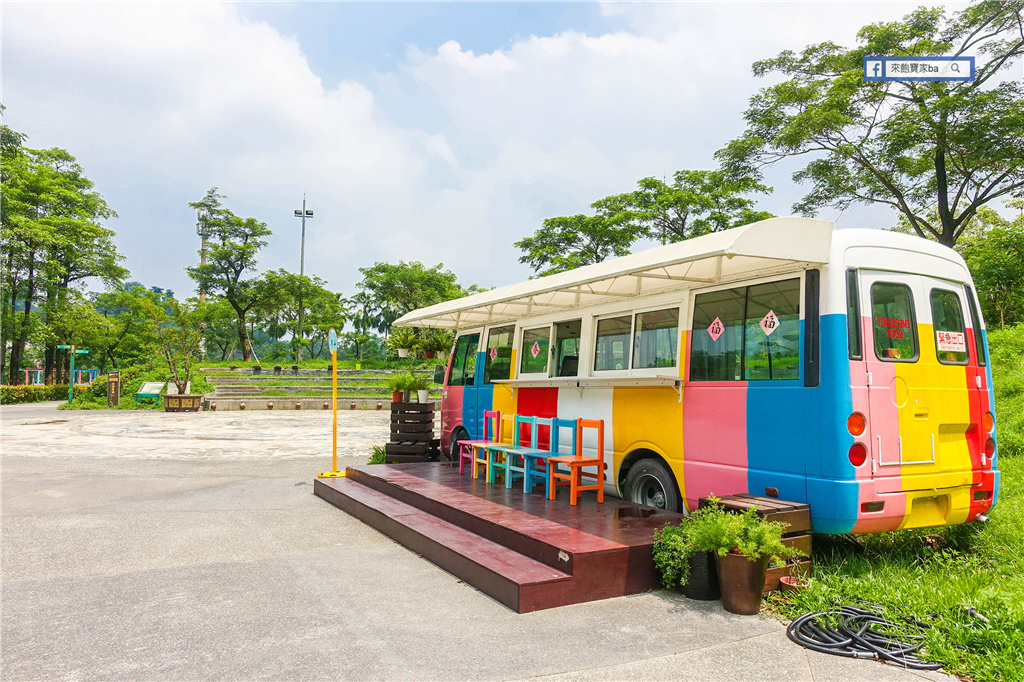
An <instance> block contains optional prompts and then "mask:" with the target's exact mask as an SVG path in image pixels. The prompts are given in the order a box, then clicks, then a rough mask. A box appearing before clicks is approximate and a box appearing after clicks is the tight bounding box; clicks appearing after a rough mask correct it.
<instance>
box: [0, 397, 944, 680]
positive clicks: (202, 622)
mask: <svg viewBox="0 0 1024 682" xmlns="http://www.w3.org/2000/svg"><path fill="white" fill-rule="evenodd" d="M55 405H56V403H54V404H50V405H45V406H39V405H26V406H11V407H5V408H3V409H2V412H0V414H2V430H3V433H2V439H0V444H2V448H3V456H2V465H3V489H2V505H3V506H2V547H0V549H2V585H0V589H2V605H3V613H2V634H0V637H2V641H0V647H2V648H0V651H2V654H0V655H2V658H0V665H2V671H0V676H2V678H3V679H11V680H14V679H43V680H51V679H98V680H107V679H138V680H249V679H273V680H298V679H317V680H321V679H323V680H333V679H389V680H390V679H417V680H419V679H446V680H447V679H495V680H499V679H500V680H505V679H523V678H534V677H551V678H552V679H564V680H576V679H579V680H584V679H585V680H595V679H601V680H617V679H643V680H652V679H674V680H678V679H730V680H732V679H737V680H759V679H766V680H782V679H785V680H812V679H813V680H850V679H878V680H920V679H921V678H922V677H925V678H931V679H952V678H946V677H945V676H941V675H935V674H916V673H913V672H909V671H903V670H900V669H897V668H894V667H891V666H883V665H881V664H878V663H875V662H872V661H854V660H848V659H842V658H837V657H832V656H825V655H822V654H816V653H813V652H808V651H806V650H804V649H802V648H800V647H798V646H796V645H794V644H792V643H790V642H789V641H788V640H787V639H786V636H785V630H784V626H783V624H781V623H779V622H777V621H775V620H773V619H771V618H762V617H741V616H733V615H730V614H727V613H725V612H724V611H723V610H722V608H721V605H720V603H719V602H712V603H701V602H694V601H690V600H687V599H685V598H683V597H680V596H678V595H675V594H672V593H668V592H656V593H649V594H643V595H635V596H632V597H624V598H619V599H609V600H606V601H600V602H594V603H590V604H582V605H577V606H567V607H563V608H558V609H551V610H548V611H541V612H538V613H531V614H526V615H518V614H515V613H513V612H511V611H509V610H508V609H506V608H504V607H502V606H500V605H499V604H497V603H496V602H494V601H492V600H491V599H489V598H488V597H486V596H484V595H483V594H481V593H479V592H477V591H476V590H474V589H472V588H470V587H468V586H466V585H465V584H463V583H461V582H460V581H458V580H457V579H456V578H454V577H452V576H451V575H449V574H447V573H445V572H444V571H442V570H440V569H438V568H437V567H435V566H434V565H432V564H430V563H428V562H427V561H425V560H423V559H420V558H419V557H418V556H416V555H415V554H413V553H412V552H410V551H408V550H406V549H405V548H403V547H401V546H399V545H397V544H395V543H394V542H392V541H391V540H389V539H388V538H386V537H384V536H383V535H380V534H379V533H377V532H376V531H374V530H372V529H370V528H369V527H367V526H365V525H363V524H362V523H360V522H359V521H357V520H355V519H353V518H352V517H349V516H348V515H346V514H345V513H343V512H341V511H340V510H338V509H336V508H334V507H332V506H331V505H329V504H327V503H325V502H323V501H322V500H320V499H319V498H317V497H314V496H313V495H312V484H311V483H312V478H313V476H314V475H315V474H316V472H318V471H323V470H325V469H329V468H330V413H326V414H325V413H323V412H259V413H239V412H230V413H210V412H206V413H201V414H164V413H162V412H152V411H140V412H126V411H111V412H65V411H56V410H55V409H54V407H55ZM387 428H388V423H387V413H380V412H376V411H372V412H361V411H356V412H341V413H340V414H339V442H340V443H342V444H343V447H342V448H340V450H339V467H343V466H345V465H349V464H356V463H365V461H366V457H367V455H368V454H369V450H370V446H371V445H372V444H377V443H381V442H383V441H384V440H386V438H387Z"/></svg>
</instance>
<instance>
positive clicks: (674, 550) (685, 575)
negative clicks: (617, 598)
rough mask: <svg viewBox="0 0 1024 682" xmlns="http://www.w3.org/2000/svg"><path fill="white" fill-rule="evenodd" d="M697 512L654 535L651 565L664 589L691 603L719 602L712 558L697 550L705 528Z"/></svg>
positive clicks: (716, 571) (716, 574) (709, 554)
mask: <svg viewBox="0 0 1024 682" xmlns="http://www.w3.org/2000/svg"><path fill="white" fill-rule="evenodd" d="M703 514H704V510H703V509H699V510H697V511H695V512H694V513H693V514H691V515H690V516H689V517H687V519H685V520H684V521H683V522H682V523H680V524H679V525H678V526H665V527H664V528H662V529H660V530H657V531H655V532H654V549H653V551H654V565H655V567H656V568H657V569H658V570H659V571H660V572H661V582H662V584H664V585H665V588H666V589H669V590H678V591H679V592H681V593H682V594H683V596H686V597H689V598H690V599H699V600H702V601H708V600H712V599H719V598H720V597H721V596H722V592H721V591H720V590H719V588H718V569H717V568H716V567H715V555H714V554H713V553H712V552H708V551H706V550H702V549H699V544H698V541H699V539H700V535H701V534H702V533H703V532H704V530H705V527H704V525H703V524H701V523H700V517H701V516H702V515H703Z"/></svg>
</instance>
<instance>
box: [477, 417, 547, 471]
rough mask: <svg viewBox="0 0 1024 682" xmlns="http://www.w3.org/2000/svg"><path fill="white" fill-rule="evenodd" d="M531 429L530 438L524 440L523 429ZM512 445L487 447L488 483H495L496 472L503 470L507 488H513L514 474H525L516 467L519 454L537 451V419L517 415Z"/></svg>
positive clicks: (501, 444) (513, 427)
mask: <svg viewBox="0 0 1024 682" xmlns="http://www.w3.org/2000/svg"><path fill="white" fill-rule="evenodd" d="M524 426H529V427H530V436H529V438H528V439H527V438H524V436H523V427H524ZM511 441H512V442H511V443H509V444H505V443H495V444H493V445H488V446H487V482H488V483H494V478H495V472H496V471H497V470H499V469H500V470H501V471H502V474H503V476H504V478H505V487H506V488H511V487H512V476H513V473H514V472H516V471H518V472H520V473H522V472H523V469H522V467H517V466H515V459H516V457H517V456H518V454H519V453H520V452H522V451H525V450H536V449H537V418H536V417H527V416H524V415H521V414H517V415H516V420H515V422H514V424H513V426H512V438H511Z"/></svg>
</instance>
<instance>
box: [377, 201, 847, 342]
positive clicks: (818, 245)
mask: <svg viewBox="0 0 1024 682" xmlns="http://www.w3.org/2000/svg"><path fill="white" fill-rule="evenodd" d="M833 226H834V224H833V223H831V222H828V221H825V220H815V219H813V218H771V219H770V220H762V221H761V222H757V223H751V224H750V225H743V226H741V227H734V228H733V229H731V230H725V231H723V232H716V233H714V234H709V235H705V236H703V237H697V238H695V239H690V240H688V241H683V242H677V243H675V244H666V245H664V246H658V247H655V248H653V249H648V250H646V251H641V252H639V253H633V254H630V255H628V256H623V257H621V258H616V259H614V260H609V261H605V262H603V263H595V264H594V265H588V266H585V267H582V268H577V269H575V270H569V271H568V272H560V273H558V274H556V275H549V276H547V277H541V278H539V279H531V280H528V281H526V282H521V283H519V284H511V285H509V286H504V287H498V288H497V289H492V290H490V291H485V292H483V293H480V294H474V295H472V296H466V297H464V298H459V299H455V300H454V301H445V302H444V303H438V304H437V305H432V306H428V307H426V308H420V309H418V310H413V311H412V312H410V313H407V314H405V315H403V316H402V317H401V318H399V319H398V320H396V321H395V324H396V325H399V326H408V327H442V328H446V329H465V328H468V327H479V326H482V325H486V324H493V323H496V322H504V321H508V320H518V319H520V318H523V317H532V316H534V315H543V314H546V313H552V312H557V311H559V310H568V309H570V308H577V307H580V306H586V305H594V304H596V303H606V302H609V301H616V300H621V299H624V298H632V297H635V296H642V295H645V294H653V293H660V292H664V291H669V290H672V289H684V288H688V287H692V286H694V285H699V284H713V283H716V282H727V281H732V280H736V279H740V278H746V277H756V276H759V275H767V274H772V273H774V272H779V271H783V270H790V269H794V268H798V267H801V266H807V267H811V266H814V265H820V264H823V263H827V262H828V257H829V251H830V249H831V246H832V229H833Z"/></svg>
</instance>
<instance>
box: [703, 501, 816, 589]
mask: <svg viewBox="0 0 1024 682" xmlns="http://www.w3.org/2000/svg"><path fill="white" fill-rule="evenodd" d="M718 503H719V504H720V505H722V506H723V507H725V509H726V510H727V511H731V512H737V513H741V512H744V511H746V510H747V509H750V508H751V507H756V508H757V515H758V516H760V517H762V518H764V519H766V520H768V521H780V522H782V523H784V524H786V525H785V528H784V529H783V531H782V544H784V545H786V546H787V547H792V548H794V549H798V550H800V551H801V552H803V553H804V554H805V555H806V556H801V557H794V558H793V559H790V560H788V561H787V562H786V564H785V565H784V566H770V567H769V568H768V573H767V574H766V575H765V579H764V591H765V592H769V591H771V590H777V589H779V580H780V579H781V578H782V576H784V575H793V574H796V575H801V576H807V577H810V575H811V568H812V564H811V535H810V530H811V505H809V504H803V503H802V502H787V501H786V500H779V499H776V498H774V497H759V496H757V495H751V494H749V493H739V494H737V495H726V496H725V497H720V498H718ZM709 504H711V501H710V500H709V499H708V498H707V497H702V498H700V506H701V507H706V506H708V505H709Z"/></svg>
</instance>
